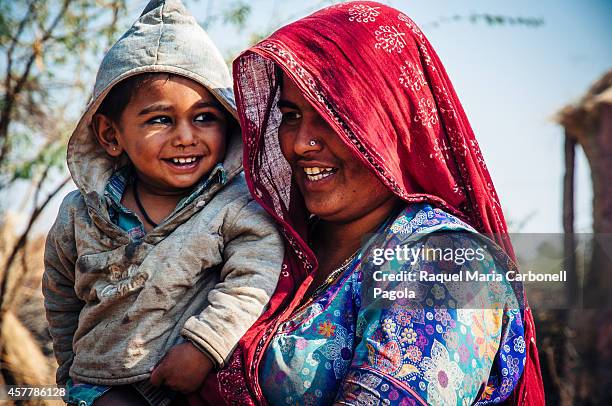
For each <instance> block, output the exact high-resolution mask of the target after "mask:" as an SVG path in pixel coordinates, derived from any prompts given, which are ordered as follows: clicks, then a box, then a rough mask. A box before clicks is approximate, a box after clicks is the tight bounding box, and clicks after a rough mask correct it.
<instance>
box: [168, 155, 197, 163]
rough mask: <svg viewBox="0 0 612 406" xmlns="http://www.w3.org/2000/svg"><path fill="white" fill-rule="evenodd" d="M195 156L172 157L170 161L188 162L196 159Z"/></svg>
mask: <svg viewBox="0 0 612 406" xmlns="http://www.w3.org/2000/svg"><path fill="white" fill-rule="evenodd" d="M196 159H197V158H196V157H194V156H192V157H189V158H172V162H174V163H175V164H190V163H192V162H195V161H196Z"/></svg>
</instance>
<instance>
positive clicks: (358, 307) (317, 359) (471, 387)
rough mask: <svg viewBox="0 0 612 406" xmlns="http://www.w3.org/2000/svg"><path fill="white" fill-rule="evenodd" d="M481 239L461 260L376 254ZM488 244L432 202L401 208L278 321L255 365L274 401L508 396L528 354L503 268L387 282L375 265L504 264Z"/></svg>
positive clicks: (396, 401) (442, 400) (473, 267)
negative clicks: (475, 276) (329, 280)
mask: <svg viewBox="0 0 612 406" xmlns="http://www.w3.org/2000/svg"><path fill="white" fill-rule="evenodd" d="M483 241H488V242H489V244H488V245H487V247H489V249H488V250H485V251H484V255H481V257H482V258H479V260H477V261H476V260H472V261H465V262H464V263H461V261H456V260H453V261H450V264H449V261H441V260H437V261H433V260H429V259H430V258H425V257H418V258H417V257H416V256H415V257H414V258H410V259H406V258H399V257H398V256H397V255H396V256H395V257H394V258H392V259H390V260H389V261H385V263H384V264H380V261H375V260H374V259H375V257H374V255H373V253H375V252H376V251H374V250H375V249H377V248H387V249H388V248H391V249H395V248H396V247H404V246H408V247H412V248H414V247H419V246H420V247H421V248H424V249H428V248H445V249H446V248H451V249H453V250H457V249H463V250H464V251H458V252H465V250H467V249H470V248H472V249H474V250H475V249H478V248H482V247H483ZM492 245H493V243H491V242H490V240H486V239H485V238H484V237H481V236H479V235H478V234H477V233H476V232H475V231H474V230H473V229H472V228H471V227H470V226H469V225H467V224H465V223H463V222H462V221H460V220H459V219H457V218H455V217H453V216H451V215H449V214H447V213H445V212H443V211H442V210H439V209H437V208H432V207H431V206H428V205H425V204H418V205H411V206H409V207H408V208H406V209H405V210H403V211H402V212H401V213H400V214H399V216H398V217H397V218H395V219H394V220H393V221H391V222H389V224H387V225H386V227H385V228H384V231H382V233H379V234H378V235H377V236H374V237H372V239H371V240H370V242H368V243H367V244H365V246H364V247H362V250H361V252H360V255H359V256H358V257H357V258H356V259H355V260H354V261H353V263H352V264H351V266H350V267H349V268H348V269H347V270H346V271H345V272H344V273H343V274H342V275H341V276H339V277H338V279H337V280H336V281H335V282H334V283H333V284H332V285H331V286H330V287H329V288H328V289H326V290H324V291H323V292H321V293H320V294H319V295H318V296H316V297H315V298H314V299H313V300H312V301H311V302H310V303H309V304H308V305H307V306H305V307H303V308H301V309H298V310H297V311H296V312H294V314H293V315H292V317H291V318H290V319H289V320H287V321H285V322H284V323H282V324H280V325H279V327H278V329H277V331H276V333H275V335H274V337H273V338H272V341H271V343H270V345H269V346H268V348H267V349H266V351H265V353H264V356H263V359H262V364H261V368H260V371H261V372H260V380H261V383H262V389H263V392H264V395H265V397H266V399H267V400H268V402H269V403H270V404H272V405H285V404H291V405H296V404H300V405H301V404H304V405H327V404H332V403H334V402H338V403H340V404H342V403H345V404H352V405H354V404H359V405H361V404H368V405H377V404H386V405H413V404H435V405H442V404H444V405H454V404H466V405H467V404H478V405H485V404H490V403H500V402H501V401H503V400H504V399H505V398H507V397H508V395H509V394H510V393H511V392H512V390H513V388H514V386H515V385H516V384H517V382H518V380H519V378H520V376H521V374H522V371H523V366H524V363H525V341H524V329H523V324H522V310H521V308H520V305H519V304H518V299H517V298H516V295H515V294H514V292H515V291H517V290H516V288H514V289H513V287H512V285H511V283H509V282H508V281H507V280H505V279H504V280H502V281H499V280H497V281H493V280H490V281H488V282H486V283H483V282H479V283H477V284H475V283H472V284H469V283H467V284H466V283H464V282H457V283H443V282H439V281H433V282H428V281H425V282H423V281H422V280H420V281H412V282H406V281H404V282H398V281H388V280H387V281H384V282H381V281H379V280H378V279H379V278H378V279H377V278H374V276H373V275H374V273H375V272H376V271H380V272H382V273H387V274H391V273H395V274H399V273H401V272H404V273H418V272H421V271H424V272H427V273H428V274H452V273H461V272H463V273H464V274H465V273H467V272H477V273H480V274H483V275H486V274H495V273H498V274H505V268H504V267H503V266H502V265H501V264H502V263H504V262H503V261H500V260H499V259H498V258H499V257H498V256H496V255H494V254H493V252H494V251H495V249H493V248H491V246H492ZM380 252H381V251H378V254H380ZM394 252H395V253H397V252H401V251H400V250H397V251H394ZM482 252H483V251H481V253H482ZM438 259H440V258H438ZM457 262H459V263H460V264H457ZM380 275H381V273H379V274H378V276H379V277H380ZM483 287H485V288H483ZM376 288H378V289H380V290H379V291H378V293H379V295H376V294H375V289H376ZM406 290H409V291H412V292H416V293H415V295H416V297H414V298H411V297H409V296H408V292H405V291H406ZM381 291H385V292H391V291H395V292H405V296H404V297H403V298H399V299H398V298H397V297H400V296H401V293H398V294H397V297H396V298H394V300H390V299H389V296H388V295H387V297H386V298H381V297H380V292H381ZM373 292H374V293H373Z"/></svg>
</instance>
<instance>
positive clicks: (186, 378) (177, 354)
mask: <svg viewBox="0 0 612 406" xmlns="http://www.w3.org/2000/svg"><path fill="white" fill-rule="evenodd" d="M212 367H213V364H212V361H211V360H210V359H209V358H208V357H207V356H206V355H204V354H203V353H202V351H200V350H198V349H197V348H196V347H195V346H194V345H193V344H191V343H189V342H187V343H183V344H179V345H175V346H174V347H172V348H170V350H169V351H168V352H167V353H166V355H165V356H164V357H163V358H162V359H161V361H160V362H159V363H158V364H157V366H156V367H155V368H154V369H153V372H152V373H151V384H153V385H154V386H161V385H165V386H167V387H168V388H170V389H172V390H175V391H178V392H182V393H190V392H195V391H196V390H197V389H198V388H199V387H200V386H201V385H202V383H203V382H204V379H205V378H206V376H207V375H208V373H209V372H210V370H211V369H212Z"/></svg>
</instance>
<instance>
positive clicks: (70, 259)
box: [42, 192, 84, 384]
mask: <svg viewBox="0 0 612 406" xmlns="http://www.w3.org/2000/svg"><path fill="white" fill-rule="evenodd" d="M76 193H77V194H78V192H76ZM77 199H78V197H77V196H75V194H74V193H71V194H69V195H68V196H66V198H65V199H64V201H63V202H62V205H61V207H60V210H59V214H58V217H57V219H56V220H55V223H54V224H53V226H52V227H51V230H50V231H49V234H48V235H47V242H46V245H45V257H44V266H45V271H44V274H43V281H42V292H43V295H44V297H45V310H46V316H47V321H48V323H49V332H50V334H51V337H52V339H53V352H54V354H55V358H56V359H57V363H58V364H59V368H58V369H57V373H56V380H57V383H58V384H64V383H65V382H66V381H67V380H68V378H69V375H68V371H69V369H70V366H71V365H72V360H73V358H74V353H73V351H72V339H73V336H74V333H75V331H76V329H77V326H78V322H79V313H80V311H81V308H82V307H83V305H84V302H83V301H81V300H80V299H79V298H78V297H77V295H76V293H75V291H74V266H75V261H76V256H77V253H76V246H75V240H74V220H73V212H74V210H75V206H74V205H75V204H77V202H76V200H77Z"/></svg>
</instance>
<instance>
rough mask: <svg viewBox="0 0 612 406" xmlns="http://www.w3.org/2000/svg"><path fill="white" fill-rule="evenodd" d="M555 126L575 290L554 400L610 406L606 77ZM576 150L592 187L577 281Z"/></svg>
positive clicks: (611, 157) (611, 229) (610, 175)
mask: <svg viewBox="0 0 612 406" xmlns="http://www.w3.org/2000/svg"><path fill="white" fill-rule="evenodd" d="M557 121H558V122H559V123H560V124H561V125H562V126H563V127H564V129H565V176H564V188H563V189H564V191H563V197H564V198H563V228H564V231H565V258H566V263H565V267H566V269H567V271H568V285H573V286H577V287H579V289H572V286H568V299H569V304H570V307H569V311H567V310H564V311H563V316H562V320H563V322H562V323H563V326H562V327H563V331H564V337H563V339H564V340H565V341H566V342H565V345H563V347H562V351H560V354H559V356H558V357H557V359H556V363H557V365H556V368H557V374H558V375H559V376H560V377H562V378H563V381H562V382H560V383H561V386H564V387H560V388H559V392H560V393H561V396H560V399H559V400H560V401H561V402H562V403H566V404H584V405H586V404H612V391H610V387H611V386H612V370H611V369H610V365H612V295H611V294H610V289H611V288H612V71H609V72H607V73H606V74H604V75H603V76H602V77H601V78H600V79H599V80H598V81H596V82H595V83H594V84H593V85H592V86H591V88H590V89H589V90H588V91H587V93H586V94H585V95H584V96H583V97H582V98H581V99H580V100H579V101H578V102H577V103H576V104H571V105H568V106H566V107H564V108H563V109H562V110H561V111H560V112H559V113H558V115H557ZM576 144H577V145H579V146H580V147H581V148H582V149H583V151H584V153H585V155H586V157H587V160H588V162H589V166H590V169H591V179H592V183H593V238H592V246H591V252H590V253H589V254H590V261H589V265H588V270H587V272H586V273H585V275H583V278H579V277H578V275H577V274H576V257H575V238H574V154H575V147H576ZM581 279H582V280H583V283H582V284H580V283H579V281H580V280H581ZM572 337H576V340H574V341H575V342H572ZM571 353H574V355H572V354H571ZM567 388H571V389H570V390H567Z"/></svg>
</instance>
